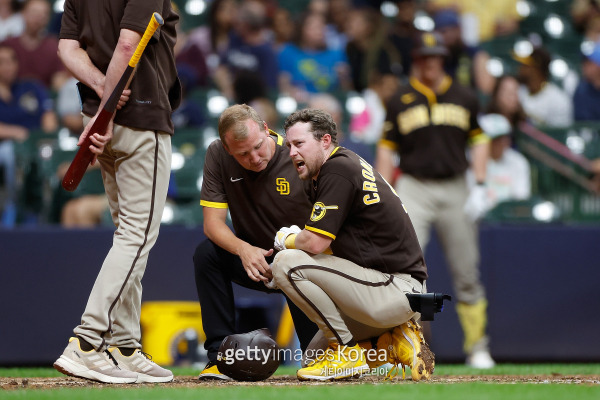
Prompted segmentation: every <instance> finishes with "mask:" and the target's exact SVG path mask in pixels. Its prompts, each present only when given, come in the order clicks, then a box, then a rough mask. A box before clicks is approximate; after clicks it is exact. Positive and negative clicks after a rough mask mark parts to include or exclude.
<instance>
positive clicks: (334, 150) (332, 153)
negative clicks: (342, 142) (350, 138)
mask: <svg viewBox="0 0 600 400" xmlns="http://www.w3.org/2000/svg"><path fill="white" fill-rule="evenodd" d="M339 148H340V146H338V147H336V148H335V149H333V151H332V152H331V154H330V155H329V157H327V158H331V156H332V155H334V154H335V152H336V151H338V149H339Z"/></svg>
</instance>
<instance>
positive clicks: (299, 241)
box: [294, 229, 332, 254]
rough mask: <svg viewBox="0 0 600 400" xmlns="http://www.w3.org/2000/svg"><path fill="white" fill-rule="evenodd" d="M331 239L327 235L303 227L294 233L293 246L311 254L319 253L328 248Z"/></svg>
mask: <svg viewBox="0 0 600 400" xmlns="http://www.w3.org/2000/svg"><path fill="white" fill-rule="evenodd" d="M331 241H332V240H331V239H330V238H328V237H325V236H322V235H319V234H317V233H314V232H311V231H307V230H306V229H304V230H302V231H301V232H300V233H299V234H298V235H296V238H295V241H294V247H295V248H296V249H298V250H304V251H306V252H309V253H312V254H321V253H322V252H324V251H325V250H327V249H328V248H329V245H330V244H331Z"/></svg>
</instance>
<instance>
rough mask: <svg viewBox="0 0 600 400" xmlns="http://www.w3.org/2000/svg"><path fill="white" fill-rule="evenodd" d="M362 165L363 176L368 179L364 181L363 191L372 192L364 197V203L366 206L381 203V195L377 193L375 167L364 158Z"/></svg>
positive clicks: (361, 160)
mask: <svg viewBox="0 0 600 400" xmlns="http://www.w3.org/2000/svg"><path fill="white" fill-rule="evenodd" d="M360 165H361V166H362V167H363V170H362V176H363V178H365V179H366V180H365V181H363V191H365V192H370V193H367V194H366V195H365V196H364V197H363V203H365V204H366V205H371V204H375V203H379V200H380V199H379V193H377V184H376V183H375V174H374V172H373V167H371V166H370V165H369V163H367V162H366V161H365V160H363V159H362V158H361V159H360Z"/></svg>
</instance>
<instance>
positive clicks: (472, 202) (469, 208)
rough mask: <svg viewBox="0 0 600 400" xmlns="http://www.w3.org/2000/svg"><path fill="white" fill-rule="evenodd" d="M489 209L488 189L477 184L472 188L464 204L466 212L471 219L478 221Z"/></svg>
mask: <svg viewBox="0 0 600 400" xmlns="http://www.w3.org/2000/svg"><path fill="white" fill-rule="evenodd" d="M487 209H488V200H487V190H486V188H485V186H484V185H476V186H474V187H473V188H472V189H471V193H469V197H468V198H467V202H466V203H465V206H464V211H465V214H467V216H468V217H469V218H470V219H471V221H477V220H478V219H480V218H481V217H483V216H484V215H485V213H486V212H487Z"/></svg>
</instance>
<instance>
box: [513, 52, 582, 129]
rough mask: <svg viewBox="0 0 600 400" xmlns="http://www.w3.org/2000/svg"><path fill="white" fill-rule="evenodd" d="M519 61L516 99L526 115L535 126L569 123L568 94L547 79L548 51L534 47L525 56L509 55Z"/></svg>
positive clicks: (570, 115)
mask: <svg viewBox="0 0 600 400" xmlns="http://www.w3.org/2000/svg"><path fill="white" fill-rule="evenodd" d="M513 57H514V59H515V60H516V61H518V62H519V63H520V67H519V74H518V79H519V81H520V82H521V87H520V88H519V100H520V102H521V105H522V106H523V110H525V114H526V115H527V118H528V119H529V120H530V121H531V122H532V123H533V124H534V125H538V126H548V127H558V128H560V127H565V126H569V125H570V124H571V123H572V122H573V111H572V109H573V105H572V102H571V98H570V96H569V95H568V94H567V93H566V92H565V91H564V90H563V89H561V88H559V87H558V86H557V85H556V84H554V83H552V82H551V81H550V60H551V57H550V53H548V51H547V50H546V49H544V48H542V47H536V48H534V49H533V51H532V52H531V53H530V54H528V55H517V54H514V55H513Z"/></svg>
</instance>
